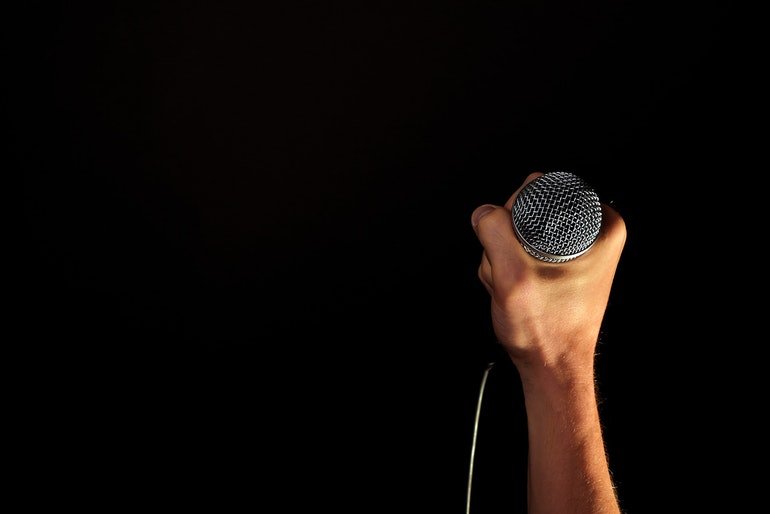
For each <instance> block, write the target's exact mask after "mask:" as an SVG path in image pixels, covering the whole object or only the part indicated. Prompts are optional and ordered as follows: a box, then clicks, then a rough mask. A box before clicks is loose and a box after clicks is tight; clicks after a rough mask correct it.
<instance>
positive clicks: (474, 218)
mask: <svg viewBox="0 0 770 514" xmlns="http://www.w3.org/2000/svg"><path fill="white" fill-rule="evenodd" d="M495 209H497V206H495V205H491V204H485V205H482V206H481V207H477V208H476V210H475V211H473V214H471V225H473V228H474V230H475V229H476V228H477V227H478V226H479V222H480V221H481V218H483V217H484V216H486V215H487V214H489V213H490V212H492V211H494V210H495Z"/></svg>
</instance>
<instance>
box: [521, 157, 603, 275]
mask: <svg viewBox="0 0 770 514" xmlns="http://www.w3.org/2000/svg"><path fill="white" fill-rule="evenodd" d="M511 213H512V215H513V230H514V232H516V237H517V238H518V239H519V242H520V243H521V245H522V246H523V247H524V249H525V250H526V251H527V253H528V254H530V255H531V256H532V257H535V258H536V259H540V260H541V261H545V262H552V263H561V262H567V261H571V260H572V259H575V258H577V257H580V256H581V255H583V254H584V253H585V252H587V251H588V250H589V249H590V248H591V246H593V244H594V243H595V242H596V238H597V237H599V230H600V229H601V226H602V207H601V203H600V202H599V196H598V195H597V194H596V192H595V191H594V190H593V189H592V188H591V186H589V185H588V184H587V183H586V182H585V181H584V180H583V179H581V178H580V177H578V176H577V175H575V174H573V173H569V172H566V171H554V172H551V173H546V174H545V175H542V176H540V177H538V178H536V179H535V180H533V181H532V182H530V183H529V184H527V185H526V186H525V187H524V189H522V190H521V192H520V193H519V195H518V196H517V197H516V202H515V203H514V204H513V208H512V209H511Z"/></svg>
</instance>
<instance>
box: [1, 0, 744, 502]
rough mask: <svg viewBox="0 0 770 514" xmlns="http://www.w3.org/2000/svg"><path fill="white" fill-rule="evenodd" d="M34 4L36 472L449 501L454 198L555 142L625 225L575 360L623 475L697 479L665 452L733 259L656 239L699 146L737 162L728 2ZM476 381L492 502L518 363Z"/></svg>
mask: <svg viewBox="0 0 770 514" xmlns="http://www.w3.org/2000/svg"><path fill="white" fill-rule="evenodd" d="M35 25H36V28H37V29H40V33H41V34H42V35H41V36H40V37H37V36H34V37H33V36H28V37H27V38H21V39H20V40H19V45H18V46H19V47H20V48H22V49H23V50H25V51H29V58H28V59H27V60H26V62H25V68H24V71H23V72H22V74H21V76H22V77H25V78H28V79H31V80H29V81H28V82H25V83H24V93H26V94H25V95H23V98H28V100H25V101H22V100H18V102H17V103H16V106H17V107H21V111H22V114H23V115H22V116H21V117H19V118H18V119H17V121H16V122H15V124H14V127H13V129H14V134H15V135H17V136H18V138H17V139H15V141H16V142H17V143H16V145H15V150H16V155H18V156H19V161H18V162H19V163H20V166H21V169H23V171H24V177H25V185H24V188H23V194H24V196H23V201H24V215H25V218H26V223H27V230H26V231H25V233H26V234H27V237H28V239H29V240H28V241H27V244H25V248H27V249H28V250H29V252H28V254H25V256H24V259H25V260H26V264H28V267H25V272H24V279H25V284H26V285H25V295H24V297H23V298H24V303H23V305H24V306H25V310H26V312H27V314H29V316H27V317H25V318H24V319H25V323H26V328H25V334H26V336H27V337H28V338H29V340H30V341H31V344H30V347H32V348H33V350H34V352H36V356H37V358H38V359H40V361H41V362H43V363H45V364H46V365H47V366H50V368H51V369H53V370H55V374H54V375H51V376H55V380H54V381H53V383H52V384H50V385H44V386H43V385H41V386H40V390H41V392H42V398H43V402H42V403H41V404H40V405H41V406H40V410H41V411H42V412H43V413H44V417H45V419H46V421H45V422H44V423H42V424H40V425H39V427H38V437H39V439H40V441H41V444H43V446H44V447H45V448H46V452H47V456H48V458H49V462H50V464H49V467H48V468H46V469H48V470H49V471H50V473H51V475H52V476H56V477H62V479H64V478H74V482H75V484H76V485H72V486H66V487H64V486H62V487H61V490H60V491H58V492H57V494H59V495H61V497H63V498H68V499H70V500H72V501H78V502H85V503H86V504H94V505H102V502H109V503H110V504H113V503H114V502H115V501H117V502H118V503H119V504H128V503H131V504H135V505H138V506H142V505H149V504H160V505H164V506H178V505H179V504H185V505H196V506H201V505H204V504H208V505H212V506H217V508H218V509H220V510H228V508H226V507H225V506H224V505H225V504H231V503H232V504H239V505H243V506H244V507H245V508H252V509H254V508H256V509H257V511H262V510H269V511H274V512H295V511H305V510H306V509H315V510H319V509H322V508H328V509H331V511H339V512H374V511H380V510H381V511H383V512H402V511H409V512H411V511H422V512H447V513H450V512H462V509H463V506H464V488H465V473H466V467H467V457H468V452H469V442H470V434H471V423H472V414H473V410H474V402H475V395H476V392H477V387H478V381H479V379H480V376H481V371H482V369H483V366H484V364H485V362H486V361H487V360H488V359H490V358H492V357H494V356H495V355H497V354H496V348H495V345H494V336H493V334H492V333H491V327H490V324H489V319H488V300H487V295H486V292H485V291H484V290H483V288H482V287H481V285H480V284H479V283H478V280H477V278H476V267H477V265H478V259H479V256H480V246H479V244H478V242H477V241H476V239H475V236H474V234H473V232H472V230H471V227H470V213H471V212H472V211H473V209H474V208H475V207H476V206H478V205H480V204H483V203H498V204H502V203H503V202H504V201H505V200H506V199H507V197H508V196H509V195H510V193H511V192H512V191H513V190H514V189H515V188H516V187H518V185H519V184H520V183H521V181H522V180H523V179H524V177H525V176H526V175H527V174H528V173H529V172H531V171H534V170H542V171H545V170H552V169H569V170H574V171H576V172H578V173H579V174H581V175H582V176H584V177H585V178H586V179H587V180H588V181H589V182H591V183H592V184H594V185H595V187H596V188H597V189H598V190H599V192H600V195H601V197H602V198H603V199H604V201H606V202H610V201H611V202H613V205H615V206H616V208H617V209H618V210H619V211H620V213H621V214H622V215H623V216H624V218H625V219H626V222H627V226H628V231H629V239H628V243H627V247H626V251H625V253H624V257H623V259H622V261H621V266H620V269H619V271H618V275H617V278H616V283H615V287H614V290H613V296H612V298H611V301H610V306H609V309H608V314H607V318H606V320H605V326H604V329H603V332H602V337H601V344H600V347H599V351H600V355H599V357H598V364H597V366H598V381H599V385H600V393H601V397H602V399H603V402H602V405H601V409H602V415H603V422H604V426H605V434H606V441H607V447H608V453H609V458H610V463H611V467H612V469H613V473H614V476H615V479H616V483H617V486H618V493H619V496H620V499H621V503H622V505H623V506H624V508H625V509H626V510H627V511H628V512H632V513H633V512H657V511H659V510H658V509H659V506H660V505H661V503H662V502H663V499H664V498H669V497H670V498H673V501H674V504H675V505H678V504H681V505H682V506H686V505H690V504H691V503H692V501H693V498H694V497H696V496H702V493H703V491H700V492H699V491H698V490H691V491H689V492H686V493H685V492H683V490H682V484H681V477H682V475H683V474H685V475H692V474H695V473H703V472H704V463H705V462H708V461H709V460H710V459H711V458H713V457H716V456H718V455H719V454H720V453H721V450H719V449H718V448H719V444H720V439H719V436H718V434H717V435H715V436H713V437H712V442H713V445H714V446H713V447H712V448H711V449H708V450H704V448H703V447H702V445H701V444H700V443H697V442H695V439H697V437H695V436H694V435H693V434H694V433H695V432H697V431H698V430H700V427H704V426H705V425H708V424H710V422H711V420H714V419H719V418H720V417H721V414H720V409H721V407H720V405H721V401H722V400H721V399H720V397H719V393H718V392H717V391H718V390H719V385H718V383H717V381H715V380H711V379H712V378H713V377H714V374H715V372H714V368H713V365H714V362H715V361H719V360H720V358H721V357H720V350H719V341H725V340H727V339H729V338H730V337H732V336H731V330H732V329H730V328H729V324H728V323H725V322H724V318H725V317H726V316H727V314H725V312H726V311H725V310H724V305H725V304H729V302H730V300H729V298H727V297H726V296H725V295H723V294H721V293H720V294H717V293H716V292H715V290H716V288H717V287H723V286H724V282H729V278H727V277H723V278H720V279H714V277H704V275H703V274H702V272H701V267H692V266H688V265H687V263H688V261H690V259H689V258H681V257H682V256H679V255H677V252H678V251H680V250H681V249H682V248H702V247H703V246H704V245H709V244H711V241H712V236H711V234H713V232H714V230H715V229H716V228H717V226H718V224H719V218H718V217H715V216H713V215H714V213H715V211H718V209H719V207H718V206H719V205H720V202H719V200H718V199H717V198H716V194H715V193H714V191H715V190H718V188H719V186H720V184H719V183H715V181H714V180H713V179H711V178H710V177H711V174H716V175H717V176H721V177H722V179H723V180H728V179H730V178H734V177H735V176H736V175H738V174H739V173H740V172H741V169H740V166H739V165H738V163H737V162H736V159H735V156H736V154H737V153H739V150H740V147H741V145H742V144H744V140H743V135H742V134H741V133H740V130H739V127H740V126H741V124H740V123H739V122H738V114H739V113H741V112H745V110H746V103H745V100H744V93H745V90H746V87H747V86H746V83H745V81H743V80H742V79H741V77H740V75H741V72H742V69H743V66H744V64H743V62H742V61H741V59H740V55H741V54H740V52H739V51H738V49H737V44H736V43H735V40H734V39H733V37H732V36H731V35H730V34H733V33H734V32H735V30H734V29H735V26H734V20H733V18H732V14H731V13H729V12H727V11H725V10H724V9H723V8H721V7H718V6H717V5H715V4H710V3H707V2H706V3H698V4H697V6H695V7H689V6H687V7H686V6H684V5H678V6H677V7H672V6H670V5H668V4H664V5H663V6H656V5H653V4H651V3H647V2H636V3H634V2H617V1H604V2H584V3H577V2H539V1H534V0H533V1H529V0H527V1H520V2H452V1H443V2H422V3H406V4H404V5H397V4H394V3H391V2H331V3H325V2H307V3H299V4H297V3H285V2H276V3H270V4H267V5H262V4H261V3H256V2H253V3H243V4H237V3H233V2H166V3H163V4H162V5H156V6H153V7H148V8H145V7H138V4H135V3H126V4H124V5H121V4H119V3H114V2H113V3H108V2H104V3H101V4H99V5H97V6H85V5H80V6H71V5H70V6H66V7H64V6H60V7H58V8H54V7H48V8H46V9H41V10H40V12H39V13H38V15H37V18H36V23H35ZM19 98H22V96H20V97H19ZM722 205H723V204H722ZM721 253H727V252H722V251H721V250H717V256H716V257H715V258H714V259H715V260H716V259H719V258H721V257H720V255H721ZM718 267H719V264H718V263H715V264H714V268H718ZM715 274H716V271H715ZM715 284H716V285H715ZM498 357H499V356H498ZM490 388H491V389H490V399H489V403H488V404H487V405H488V409H487V410H486V411H485V415H484V418H483V420H482V433H481V441H480V443H479V444H480V448H479V459H480V460H479V469H478V473H479V474H478V477H479V478H478V483H477V494H478V504H477V507H478V510H477V512H479V513H482V512H487V513H493V512H516V510H515V509H517V508H518V509H520V508H522V505H523V503H522V502H523V500H524V497H525V494H526V493H525V490H524V483H525V478H524V475H523V474H522V473H523V469H524V466H525V462H526V447H525V440H526V439H525V438H526V435H525V432H524V428H525V427H524V424H523V423H524V419H523V410H522V406H521V399H520V392H519V391H518V388H517V382H516V376H515V372H514V371H513V370H512V368H511V367H510V366H503V367H501V368H500V369H499V370H498V371H497V373H496V375H494V376H493V379H492V383H491V385H490ZM715 489H716V490H718V489H719V487H718V486H717V487H716V488H715ZM716 490H712V491H713V492H717V491H716ZM268 500H270V501H273V500H277V501H278V502H279V503H278V507H272V508H266V507H265V503H266V502H268Z"/></svg>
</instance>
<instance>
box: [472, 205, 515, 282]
mask: <svg viewBox="0 0 770 514" xmlns="http://www.w3.org/2000/svg"><path fill="white" fill-rule="evenodd" d="M471 225H472V226H473V230H474V231H475V232H476V236H477V237H478V238H479V241H480V242H481V245H482V246H483V247H484V251H485V252H486V254H487V257H488V258H489V262H490V264H492V267H493V268H495V267H500V268H502V269H504V268H507V266H508V264H509V263H510V262H511V256H512V253H515V252H517V251H518V250H519V242H518V240H517V239H516V234H514V232H513V222H512V221H511V211H509V210H508V209H506V208H505V207H498V206H496V205H490V204H486V205H482V206H481V207H478V208H477V209H476V210H475V211H473V214H472V215H471Z"/></svg>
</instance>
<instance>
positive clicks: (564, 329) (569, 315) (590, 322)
mask: <svg viewBox="0 0 770 514" xmlns="http://www.w3.org/2000/svg"><path fill="white" fill-rule="evenodd" d="M540 175H542V173H533V174H531V175H529V177H527V179H526V180H525V181H524V184H522V186H521V187H520V188H519V189H518V190H517V191H516V192H515V193H514V194H513V195H512V196H511V197H510V199H509V200H508V201H507V202H506V203H505V205H504V206H503V207H500V206H495V205H482V206H481V207H479V208H477V209H476V210H475V211H474V212H473V215H472V217H471V222H472V225H473V229H474V230H475V231H476V235H477V236H478V238H479V241H480V242H481V244H482V246H483V247H484V253H483V255H482V258H481V265H480V266H479V278H480V279H481V282H482V283H483V284H484V286H485V287H486V289H487V291H488V292H489V295H490V297H491V310H492V324H493V327H494V330H495V334H496V335H497V338H498V341H499V342H500V344H502V346H503V347H504V348H505V350H506V351H507V353H508V355H509V356H510V358H511V360H512V361H513V363H514V365H515V366H516V368H517V369H518V371H519V374H520V376H521V380H522V385H523V389H524V398H525V404H526V409H527V425H528V433H529V486H528V490H529V494H528V505H529V509H528V510H529V512H530V513H531V514H567V513H576V514H589V513H590V514H598V513H619V512H620V509H619V507H618V502H617V499H616V497H615V492H614V489H613V486H612V480H611V478H610V473H609V468H608V466H607V458H606V455H605V451H604V442H603V440H602V433H601V426H600V424H599V412H598V409H597V402H596V392H595V386H594V352H595V349H596V342H597V339H598V336H599V329H600V327H601V322H602V318H603V316H604V311H605V309H606V306H607V300H608V298H609V294H610V288H611V286H612V279H613V277H614V275H615V269H616V267H617V264H618V260H619V259H620V254H621V252H622V251H623V245H624V243H625V239H626V229H625V224H624V222H623V219H622V218H621V217H620V215H619V214H618V213H617V212H615V211H614V210H613V209H611V208H609V207H607V206H602V208H603V222H602V232H601V234H600V236H599V239H598V240H597V241H596V243H595V244H594V246H593V247H592V248H591V249H590V250H589V251H588V252H587V253H585V254H584V255H582V256H580V257H579V258H577V259H575V260H574V261H570V262H567V263H561V264H550V263H546V262H541V261H539V260H537V259H534V258H533V257H531V256H530V255H529V254H527V253H526V252H525V251H524V249H523V248H522V246H521V244H520V243H519V241H518V240H517V239H516V235H515V234H514V231H513V227H512V224H511V206H512V205H513V202H514V200H515V199H516V196H517V195H518V193H519V191H521V189H522V188H523V187H524V186H525V185H526V184H527V183H528V182H530V181H532V180H534V179H535V178H536V177H538V176H540Z"/></svg>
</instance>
